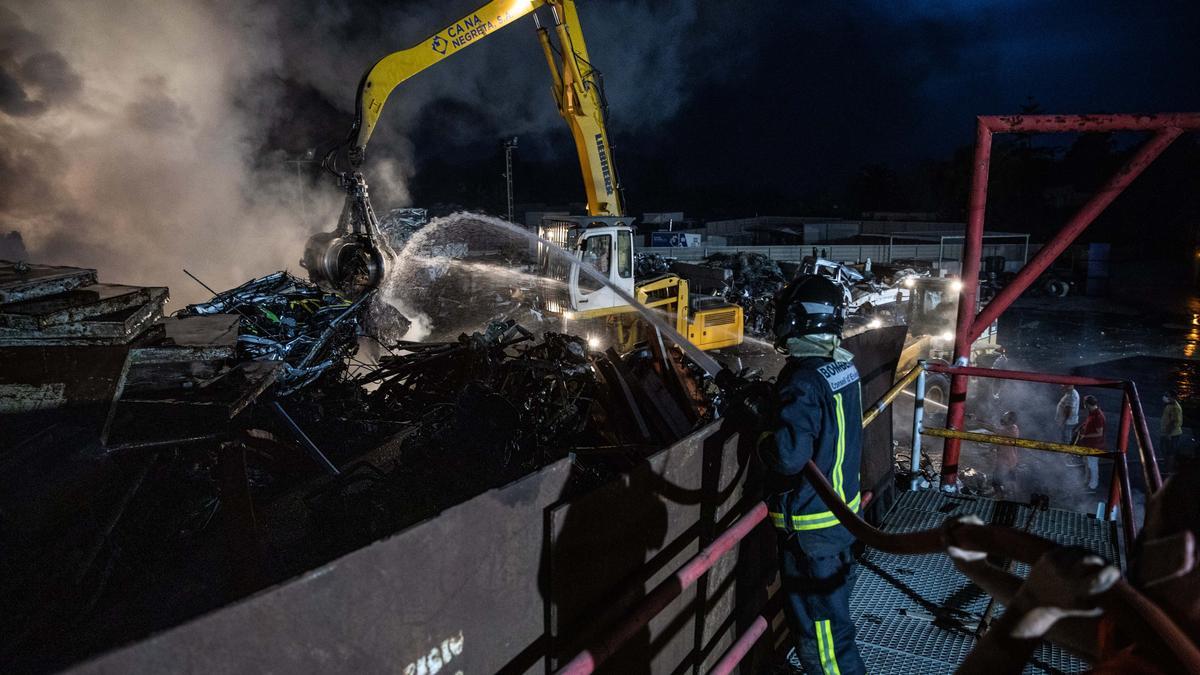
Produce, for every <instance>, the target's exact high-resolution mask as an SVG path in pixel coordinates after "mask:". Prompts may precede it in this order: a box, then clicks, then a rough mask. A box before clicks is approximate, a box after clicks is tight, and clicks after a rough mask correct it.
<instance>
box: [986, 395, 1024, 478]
mask: <svg viewBox="0 0 1200 675" xmlns="http://www.w3.org/2000/svg"><path fill="white" fill-rule="evenodd" d="M996 434H997V435H998V436H1008V437H1010V438H1020V437H1021V428H1020V427H1018V426H1017V413H1016V412H1014V411H1012V410H1010V411H1008V412H1006V413H1004V414H1003V415H1001V416H1000V426H998V427H996ZM1019 463H1020V456H1019V455H1018V453H1017V448H1016V446H1013V445H997V446H996V470H995V471H994V472H993V474H992V482H993V483H995V484H996V485H997V486H998V487H999V488H1000V489H1001V490H1002V491H1003V492H1004V495H1005V498H1010V497H1011V496H1012V495H1014V494H1016V491H1017V464H1019Z"/></svg>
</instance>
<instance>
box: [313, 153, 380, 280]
mask: <svg viewBox="0 0 1200 675" xmlns="http://www.w3.org/2000/svg"><path fill="white" fill-rule="evenodd" d="M341 183H342V187H343V188H345V189H346V205H345V206H344V207H343V208H342V214H341V216H340V217H339V218H338V224H337V227H336V228H335V229H334V230H333V231H332V232H318V233H317V234H314V235H313V236H311V237H309V239H308V242H306V243H305V245H304V258H303V259H302V260H301V261H300V265H301V266H303V267H304V268H305V269H306V270H308V277H309V279H310V280H312V281H314V282H316V283H318V284H321V285H322V286H326V287H328V288H331V289H333V290H335V291H337V292H339V293H341V294H342V295H345V296H347V297H350V298H357V297H360V296H362V295H363V294H364V293H367V292H368V291H370V290H372V289H375V288H378V287H379V286H380V285H381V284H382V283H383V281H384V279H386V278H387V274H388V270H389V269H390V267H391V264H392V262H393V261H394V260H395V258H396V253H395V252H394V251H393V250H392V247H391V245H389V244H388V242H387V239H386V237H384V235H383V233H382V232H380V230H379V221H378V219H376V217H375V211H374V209H372V208H371V200H370V197H369V195H368V193H367V183H366V181H365V180H363V177H362V174H361V173H352V174H343V175H342V178H341Z"/></svg>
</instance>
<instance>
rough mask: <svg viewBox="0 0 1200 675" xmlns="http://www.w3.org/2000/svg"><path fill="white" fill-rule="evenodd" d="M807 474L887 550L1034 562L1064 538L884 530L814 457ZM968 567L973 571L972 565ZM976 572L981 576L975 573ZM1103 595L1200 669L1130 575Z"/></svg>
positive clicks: (989, 530) (965, 527)
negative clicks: (856, 508) (952, 551)
mask: <svg viewBox="0 0 1200 675" xmlns="http://www.w3.org/2000/svg"><path fill="white" fill-rule="evenodd" d="M804 475H805V477H806V478H807V479H808V481H809V483H810V484H811V485H812V486H813V488H814V489H815V490H816V492H817V495H818V496H819V497H820V498H821V501H823V502H825V505H826V506H827V507H829V510H830V511H832V512H833V514H834V515H835V516H837V519H838V520H839V521H840V522H841V523H842V525H844V526H845V527H846V529H847V530H849V531H850V533H851V534H853V535H854V536H855V537H857V538H858V539H859V540H860V541H862V542H863V543H864V544H866V545H867V546H870V547H872V548H875V549H878V550H880V551H884V552H887V553H898V554H907V555H913V554H922V553H945V552H946V548H947V547H949V546H955V547H957V548H960V549H966V550H970V551H980V552H984V553H987V554H989V555H998V556H1003V557H1005V558H1010V559H1012V560H1017V561H1020V562H1023V563H1026V564H1029V565H1033V564H1034V563H1036V562H1037V561H1038V560H1039V559H1040V558H1041V557H1042V556H1043V555H1045V554H1046V553H1048V552H1049V551H1051V550H1053V549H1055V548H1057V547H1058V544H1056V543H1054V542H1052V541H1050V540H1048V539H1043V538H1042V537H1039V536H1037V535H1035V534H1030V533H1028V532H1021V531H1018V530H1014V529H1011V528H1001V527H994V526H987V525H977V524H971V523H963V522H955V523H953V524H952V525H951V526H949V527H944V528H939V529H933V530H922V531H919V532H906V533H903V534H893V533H888V532H883V531H881V530H879V529H877V528H875V527H872V526H871V525H869V524H868V523H867V522H866V521H864V520H863V519H861V518H859V517H858V515H857V514H855V513H854V512H853V511H851V510H850V508H849V507H848V506H846V503H845V502H843V501H842V500H841V498H840V497H838V496H837V493H836V492H834V489H833V486H832V485H830V484H829V481H828V480H827V479H826V478H825V476H824V475H823V474H822V473H821V470H820V469H818V468H817V465H816V464H814V463H813V462H812V461H809V462H808V464H807V465H806V466H805V467H804ZM967 573H968V576H971V575H970V573H969V571H968V572H967ZM997 574H1002V575H1005V576H1007V577H1010V580H1011V581H1013V582H1016V583H1020V582H1021V579H1020V578H1019V577H1015V576H1012V575H1009V574H1007V573H1005V572H999V571H996V570H992V571H991V576H992V579H995V578H996V575H997ZM971 578H972V581H975V578H974V577H973V576H972V577H971ZM989 585H990V584H989ZM1097 600H1098V604H1099V606H1100V607H1102V608H1103V609H1104V610H1105V611H1106V612H1107V613H1108V614H1109V616H1111V617H1112V618H1113V620H1114V621H1115V622H1116V624H1117V626H1118V627H1119V628H1121V629H1122V630H1124V631H1126V632H1127V633H1128V634H1129V635H1132V636H1136V637H1137V639H1138V640H1139V641H1142V642H1144V643H1145V644H1153V643H1158V644H1161V645H1163V646H1164V647H1165V648H1166V649H1168V650H1169V651H1170V652H1171V653H1172V654H1173V655H1174V656H1175V658H1176V659H1177V660H1178V662H1179V665H1181V666H1183V667H1184V668H1185V669H1186V670H1187V672H1192V673H1200V649H1198V648H1197V646H1196V644H1195V643H1194V642H1192V639H1191V637H1190V636H1188V634H1187V633H1185V632H1184V631H1183V630H1182V629H1181V628H1180V627H1179V626H1178V625H1176V623H1175V622H1174V621H1173V620H1172V619H1171V618H1170V617H1169V616H1167V614H1166V613H1165V612H1163V610H1162V608H1160V607H1159V606H1158V605H1157V604H1155V603H1154V602H1153V601H1151V600H1150V599H1149V598H1147V597H1146V596H1144V595H1142V593H1140V592H1139V591H1138V590H1137V589H1135V588H1134V587H1133V586H1131V585H1130V584H1129V583H1128V582H1127V581H1125V580H1124V579H1121V580H1119V581H1117V582H1116V583H1115V584H1114V585H1113V586H1112V588H1111V589H1110V590H1108V591H1107V592H1105V593H1103V594H1102V595H1100V596H1098V597H1097Z"/></svg>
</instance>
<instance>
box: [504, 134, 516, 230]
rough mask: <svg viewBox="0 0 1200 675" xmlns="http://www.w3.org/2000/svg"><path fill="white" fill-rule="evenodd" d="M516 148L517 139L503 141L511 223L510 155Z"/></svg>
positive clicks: (511, 181)
mask: <svg viewBox="0 0 1200 675" xmlns="http://www.w3.org/2000/svg"><path fill="white" fill-rule="evenodd" d="M516 148H517V137H516V136H513V137H512V138H506V139H504V182H505V187H506V188H507V189H508V222H510V223H511V222H512V221H513V175H512V153H513V150H515V149H516Z"/></svg>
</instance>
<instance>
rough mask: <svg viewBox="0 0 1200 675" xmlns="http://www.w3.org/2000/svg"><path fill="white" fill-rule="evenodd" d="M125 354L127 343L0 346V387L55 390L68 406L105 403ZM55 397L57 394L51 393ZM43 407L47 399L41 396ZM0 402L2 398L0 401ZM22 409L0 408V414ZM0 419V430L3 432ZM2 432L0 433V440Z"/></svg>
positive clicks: (2, 424)
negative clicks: (79, 345)
mask: <svg viewBox="0 0 1200 675" xmlns="http://www.w3.org/2000/svg"><path fill="white" fill-rule="evenodd" d="M128 353H129V348H128V347H127V346H109V345H93V346H86V347H62V346H38V347H3V346H0V386H8V387H12V388H14V389H12V390H13V391H15V388H18V387H21V388H44V389H45V390H46V391H48V392H49V391H53V392H57V391H59V388H61V391H62V396H61V401H62V402H63V403H64V404H70V405H71V406H78V407H89V406H107V405H108V402H109V401H111V400H112V396H113V392H114V391H115V389H116V383H117V379H118V378H119V376H120V374H121V372H122V369H123V367H124V364H125V360H126V357H127V355H128ZM55 396H57V394H55ZM42 401H43V404H44V405H43V407H48V406H49V405H50V403H51V402H52V401H51V398H46V397H43V398H42ZM0 402H2V401H0ZM13 412H22V410H19V409H17V408H14V409H12V410H9V409H5V408H2V407H0V414H3V413H13ZM4 427H5V424H4V423H3V422H0V432H3V431H5V428H4ZM4 436H5V434H3V433H0V440H2V439H3V437H4Z"/></svg>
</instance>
